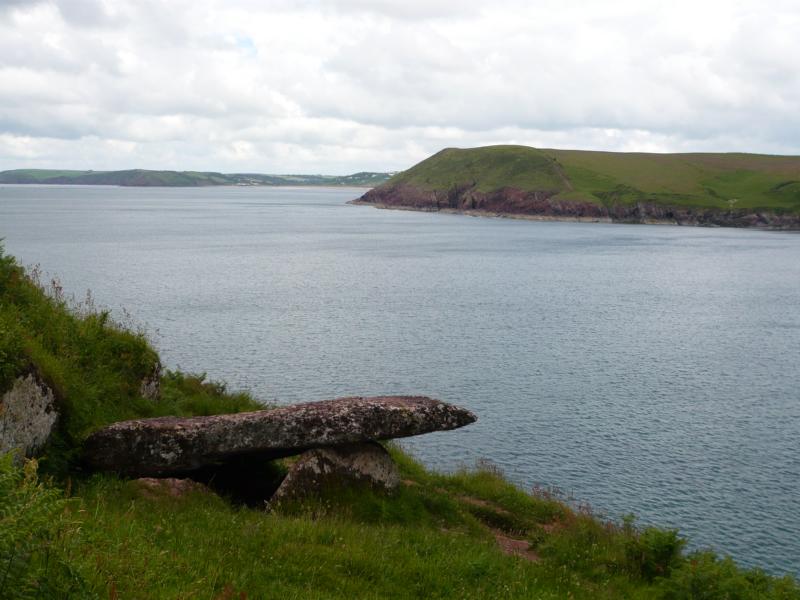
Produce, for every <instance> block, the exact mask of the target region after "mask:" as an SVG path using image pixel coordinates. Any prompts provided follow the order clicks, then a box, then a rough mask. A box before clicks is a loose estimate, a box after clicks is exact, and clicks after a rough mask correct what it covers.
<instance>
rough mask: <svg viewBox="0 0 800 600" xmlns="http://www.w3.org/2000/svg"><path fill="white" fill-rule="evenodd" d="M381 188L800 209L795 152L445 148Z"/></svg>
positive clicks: (798, 163) (595, 201) (787, 210)
mask: <svg viewBox="0 0 800 600" xmlns="http://www.w3.org/2000/svg"><path fill="white" fill-rule="evenodd" d="M387 185H388V186H399V185H404V186H411V187H414V188H417V189H420V190H425V191H446V190H448V189H452V188H456V187H468V188H470V189H471V190H474V191H476V192H482V193H491V192H496V191H499V190H503V189H508V188H513V189H517V190H521V191H524V192H547V193H549V194H552V198H553V199H554V200H561V201H573V202H588V203H592V204H597V205H604V206H608V205H613V204H622V205H631V204H635V203H637V202H652V203H656V204H662V205H670V206H680V207H692V208H699V209H723V210H727V209H731V208H736V209H753V210H765V211H771V212H775V213H779V214H780V213H800V156H774V155H762V154H742V153H729V154H726V153H691V154H654V153H641V152H632V153H623V152H594V151H585V150H553V149H537V148H531V147H527V146H510V145H509V146H486V147H482V148H470V149H459V148H447V149H444V150H442V151H440V152H438V153H437V154H434V155H433V156H431V157H430V158H427V159H426V160H423V161H422V162H420V163H418V164H417V165H415V166H413V167H411V168H410V169H408V170H407V171H403V172H401V173H398V174H397V175H395V176H394V177H392V178H391V179H390V180H389V181H388V182H387Z"/></svg>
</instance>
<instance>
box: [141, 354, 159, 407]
mask: <svg viewBox="0 0 800 600" xmlns="http://www.w3.org/2000/svg"><path fill="white" fill-rule="evenodd" d="M161 371H162V367H161V362H160V361H156V362H155V363H154V364H153V370H152V371H151V372H150V375H148V376H147V377H145V378H144V379H142V384H141V385H140V386H139V394H140V395H141V396H142V398H146V399H147V400H152V401H153V402H155V401H157V400H158V399H159V398H160V397H161Z"/></svg>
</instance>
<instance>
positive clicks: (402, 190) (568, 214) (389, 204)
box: [354, 185, 800, 229]
mask: <svg viewBox="0 0 800 600" xmlns="http://www.w3.org/2000/svg"><path fill="white" fill-rule="evenodd" d="M556 193H557V192H553V191H546V190H545V191H533V192H526V191H523V190H518V189H514V188H504V189H502V190H498V191H495V192H488V193H487V192H478V191H475V189H474V188H473V187H472V186H469V185H465V186H459V187H454V188H451V189H449V190H446V191H445V190H434V191H429V190H422V189H419V188H416V187H413V186H408V185H384V186H380V187H377V188H375V189H372V190H370V191H368V192H367V193H366V194H364V195H363V196H362V197H361V198H359V199H358V200H356V201H354V204H370V205H374V206H378V207H382V208H404V209H413V210H423V211H442V210H446V211H457V212H464V213H473V214H486V215H504V216H517V217H543V218H554V219H558V218H563V219H584V220H598V221H612V222H615V223H648V222H664V223H674V224H676V225H707V226H721V227H764V228H768V229H800V215H797V214H781V215H779V214H775V213H769V212H760V211H754V210H748V209H739V210H717V209H706V208H691V207H678V206H669V205H665V204H661V203H656V202H637V203H635V204H610V205H602V204H595V203H593V202H581V201H577V200H562V199H558V198H556Z"/></svg>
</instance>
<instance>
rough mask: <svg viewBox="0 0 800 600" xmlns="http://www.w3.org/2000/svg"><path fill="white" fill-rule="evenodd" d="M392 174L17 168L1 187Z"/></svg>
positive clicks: (337, 182) (366, 183)
mask: <svg viewBox="0 0 800 600" xmlns="http://www.w3.org/2000/svg"><path fill="white" fill-rule="evenodd" d="M390 175H391V174H390V173H373V172H360V173H353V174H352V175H264V174H261V173H214V172H204V171H152V170H147V169H129V170H125V171H69V170H66V171H65V170H50V169H15V170H12V171H2V172H0V184H2V183H9V184H53V185H120V186H136V187H201V186H216V185H238V186H260V185H267V186H280V185H294V186H304V185H311V186H354V187H372V186H375V185H380V184H381V183H383V182H385V181H386V180H387V179H389V177H390Z"/></svg>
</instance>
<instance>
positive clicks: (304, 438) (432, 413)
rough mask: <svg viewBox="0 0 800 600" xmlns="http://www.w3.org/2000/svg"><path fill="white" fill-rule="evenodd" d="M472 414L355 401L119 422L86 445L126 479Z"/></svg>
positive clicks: (384, 399) (275, 454) (436, 425)
mask: <svg viewBox="0 0 800 600" xmlns="http://www.w3.org/2000/svg"><path fill="white" fill-rule="evenodd" d="M475 419H476V418H475V415H473V414H472V413H471V412H469V411H468V410H465V409H463V408H459V407H457V406H453V405H452V404H447V403H445V402H440V401H438V400H433V399H431V398H426V397H424V396H378V397H373V398H364V397H352V398H339V399H337V400H325V401H322V402H309V403H306V404H296V405H293V406H285V407H281V408H276V409H272V410H261V411H255V412H247V413H238V414H233V415H217V416H210V417H190V418H179V417H161V418H156V419H140V420H134V421H123V422H121V423H114V424H113V425H110V426H109V427H106V428H105V429H101V430H100V431H97V432H95V433H94V434H93V435H92V436H90V437H89V439H88V440H87V441H86V444H85V456H86V460H87V462H88V464H89V465H90V466H91V467H94V468H96V469H102V470H109V471H117V472H120V473H124V474H128V475H137V476H144V475H167V474H174V473H182V472H188V471H192V470H195V469H198V468H201V467H203V466H206V465H209V464H214V463H218V462H223V461H225V460H228V459H230V458H233V457H237V456H242V455H258V456H263V457H266V458H280V457H283V456H290V455H293V454H300V453H301V452H303V451H305V450H308V449H309V448H315V447H320V446H335V445H341V444H354V443H358V442H366V441H371V440H385V439H391V438H399V437H408V436H412V435H419V434H421V433H428V432H431V431H441V430H448V429H456V428H458V427H463V426H464V425H468V424H470V423H472V422H474V421H475Z"/></svg>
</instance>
